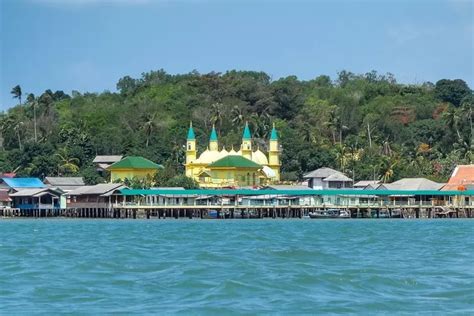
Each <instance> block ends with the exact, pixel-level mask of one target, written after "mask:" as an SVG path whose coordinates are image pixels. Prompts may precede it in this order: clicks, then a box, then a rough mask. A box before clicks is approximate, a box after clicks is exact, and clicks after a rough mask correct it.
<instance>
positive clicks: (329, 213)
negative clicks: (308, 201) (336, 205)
mask: <svg viewBox="0 0 474 316" xmlns="http://www.w3.org/2000/svg"><path fill="white" fill-rule="evenodd" d="M308 215H309V217H310V218H319V219H324V218H350V217H351V214H350V213H349V212H348V211H346V210H338V209H328V210H317V211H314V212H310V213H309V214H308Z"/></svg>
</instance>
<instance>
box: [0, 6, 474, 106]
mask: <svg viewBox="0 0 474 316" xmlns="http://www.w3.org/2000/svg"><path fill="white" fill-rule="evenodd" d="M473 38H474V0H431V1H429V0H411V1H410V0H399V1H394V0H391V1H390V0H387V1H383V0H379V1H376V0H362V1H359V0H354V1H350V0H335V1H298V0H296V1H290V0H288V1H281V0H279V1H269V0H266V1H264V0H255V1H250V0H240V1H237V0H220V1H217V0H181V1H173V0H0V110H5V109H7V108H9V107H11V106H13V105H15V104H16V103H17V101H16V100H15V99H13V98H12V95H11V94H10V91H11V89H12V87H14V86H15V85H17V84H19V85H20V86H21V87H22V90H23V93H24V95H26V94H27V93H30V92H32V93H34V94H36V95H39V94H41V93H42V92H43V91H44V90H46V89H51V90H53V91H56V90H63V91H64V92H66V93H70V92H71V91H72V90H77V91H80V92H102V91H104V90H109V91H116V83H117V82H118V80H119V79H120V78H121V77H123V76H126V75H129V76H131V77H135V78H138V77H140V76H141V73H143V72H147V71H150V70H158V69H161V68H163V69H164V70H165V71H167V72H168V73H172V74H176V73H188V72H190V71H192V70H197V71H199V72H201V73H207V72H210V71H216V72H225V71H226V70H232V69H237V70H256V71H265V72H267V73H268V74H269V75H270V76H271V77H272V79H274V80H277V79H278V78H281V77H285V76H289V75H296V76H297V77H298V78H300V79H302V80H309V79H313V78H315V77H317V76H319V75H329V76H331V78H332V79H335V78H336V76H337V73H338V72H339V71H341V70H348V71H352V72H354V73H366V72H369V71H371V70H376V71H378V72H379V73H387V72H390V73H393V74H395V76H396V78H397V80H398V81H399V82H402V83H415V84H416V83H422V82H425V81H431V82H436V81H438V80H440V79H444V78H447V79H457V78H460V79H463V80H465V81H466V82H467V83H468V84H469V86H470V87H471V88H473V87H474V61H473V59H474V57H473V56H474V54H473V53H474V40H473Z"/></svg>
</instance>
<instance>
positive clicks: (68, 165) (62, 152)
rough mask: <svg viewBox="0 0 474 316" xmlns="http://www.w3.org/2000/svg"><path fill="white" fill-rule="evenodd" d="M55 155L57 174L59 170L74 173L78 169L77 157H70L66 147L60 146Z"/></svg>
mask: <svg viewBox="0 0 474 316" xmlns="http://www.w3.org/2000/svg"><path fill="white" fill-rule="evenodd" d="M55 156H56V158H58V160H59V165H58V176H59V175H61V171H63V172H64V173H68V172H69V173H76V172H78V171H79V166H78V164H79V159H78V158H75V157H71V156H70V154H69V152H68V150H67V148H66V147H63V148H60V149H59V150H58V152H57V153H56V154H55Z"/></svg>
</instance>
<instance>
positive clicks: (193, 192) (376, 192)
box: [120, 189, 474, 196]
mask: <svg viewBox="0 0 474 316" xmlns="http://www.w3.org/2000/svg"><path fill="white" fill-rule="evenodd" d="M120 191H121V193H122V194H123V195H160V194H168V195H292V196H322V195H333V196H334V195H354V196H362V195H377V196H391V195H398V196H400V195H404V196H411V195H414V196H421V195H423V196H455V195H464V196H474V190H467V191H436V190H420V191H407V190H350V189H348V190H251V189H237V190H232V189H199V190H173V189H171V190H160V189H156V190H154V189H150V190H134V189H122V190H120Z"/></svg>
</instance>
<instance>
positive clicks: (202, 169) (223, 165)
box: [185, 123, 280, 188]
mask: <svg viewBox="0 0 474 316" xmlns="http://www.w3.org/2000/svg"><path fill="white" fill-rule="evenodd" d="M185 168H186V176H188V177H190V178H193V179H195V180H196V181H197V182H198V183H199V185H200V186H201V187H208V188H219V187H243V186H254V187H255V186H260V185H263V184H268V183H275V182H278V181H280V149H279V141H278V133H277V131H276V129H275V126H273V129H272V131H271V135H270V140H269V150H268V156H267V155H265V154H264V153H263V152H262V151H261V150H260V149H259V148H257V149H256V150H254V149H253V147H252V136H251V133H250V128H249V126H248V124H247V123H246V124H245V127H244V131H243V134H242V144H241V146H240V149H239V151H235V150H234V148H232V149H231V150H230V151H227V150H226V149H225V148H220V147H219V142H218V136H217V132H216V129H215V127H214V126H213V127H212V130H211V136H210V138H209V146H208V147H207V149H206V150H205V151H204V152H202V153H201V154H200V155H199V156H198V152H197V144H196V136H195V133H194V129H193V127H192V125H190V127H189V130H188V136H187V144H186V163H185Z"/></svg>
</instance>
